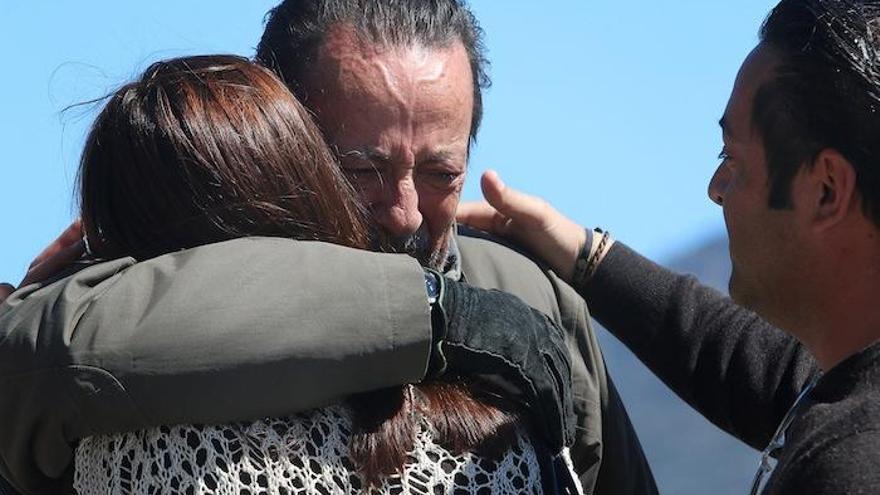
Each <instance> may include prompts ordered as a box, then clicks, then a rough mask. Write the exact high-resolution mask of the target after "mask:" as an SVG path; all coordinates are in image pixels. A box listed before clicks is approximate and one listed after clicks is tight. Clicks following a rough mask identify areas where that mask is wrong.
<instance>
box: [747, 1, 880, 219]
mask: <svg viewBox="0 0 880 495" xmlns="http://www.w3.org/2000/svg"><path fill="white" fill-rule="evenodd" d="M760 36H761V41H762V43H764V44H767V45H769V46H771V47H773V48H774V49H775V51H776V53H777V55H778V56H779V62H780V63H779V65H778V67H777V68H776V74H774V77H773V79H772V80H770V81H769V82H767V83H765V84H764V85H763V86H762V87H761V88H759V90H758V92H757V94H756V95H755V98H754V102H753V105H752V107H753V112H752V122H753V124H754V125H755V127H756V129H757V130H758V133H759V134H760V136H761V138H762V140H763V142H764V148H765V154H766V158H767V168H768V172H769V174H770V178H769V185H770V198H769V203H770V206H771V207H773V208H790V207H791V206H792V202H791V184H792V181H793V179H794V177H795V176H796V175H797V174H798V172H799V171H801V170H802V169H803V168H805V167H810V166H811V165H812V164H813V163H814V161H815V159H816V157H817V156H818V155H819V153H820V152H821V151H822V150H824V149H828V148H831V149H834V150H836V151H838V152H840V154H842V155H843V156H845V157H846V158H847V160H849V162H850V163H851V164H852V166H853V168H854V169H855V172H856V189H857V190H858V192H859V195H860V196H861V202H862V204H861V206H862V210H863V212H864V214H865V216H866V217H868V218H870V219H871V220H872V221H873V222H874V224H875V225H877V226H878V227H880V2H878V1H877V0H782V1H781V2H779V4H778V5H777V6H776V7H774V8H773V10H772V11H771V12H770V15H769V16H768V17H767V19H766V21H764V24H763V26H762V27H761V33H760Z"/></svg>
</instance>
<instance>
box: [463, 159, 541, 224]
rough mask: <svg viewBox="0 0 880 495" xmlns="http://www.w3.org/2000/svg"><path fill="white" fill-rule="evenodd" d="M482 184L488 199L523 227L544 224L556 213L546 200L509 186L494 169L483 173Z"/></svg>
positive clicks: (497, 208)
mask: <svg viewBox="0 0 880 495" xmlns="http://www.w3.org/2000/svg"><path fill="white" fill-rule="evenodd" d="M480 186H482V189H483V196H485V198H486V201H488V202H489V204H490V205H492V206H493V207H494V208H495V209H496V210H498V212H499V213H501V214H502V215H504V216H506V217H508V218H510V219H511V220H512V221H514V222H517V223H519V224H521V225H520V226H521V227H531V226H541V225H544V224H545V223H547V220H548V218H549V217H550V216H551V214H552V213H554V212H553V211H552V208H550V206H549V205H548V204H547V202H546V201H544V200H542V199H540V198H537V197H535V196H531V195H529V194H525V193H522V192H520V191H517V190H516V189H513V188H510V187H507V186H506V185H505V184H504V182H503V181H502V180H501V177H500V176H499V175H498V173H497V172H495V171H494V170H489V171H487V172H486V173H484V174H483V177H482V178H481V180H480Z"/></svg>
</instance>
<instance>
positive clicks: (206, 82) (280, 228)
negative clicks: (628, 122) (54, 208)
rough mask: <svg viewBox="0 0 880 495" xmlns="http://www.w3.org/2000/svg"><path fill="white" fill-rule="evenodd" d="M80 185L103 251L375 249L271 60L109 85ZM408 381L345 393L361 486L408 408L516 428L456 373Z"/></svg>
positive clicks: (484, 448)
mask: <svg viewBox="0 0 880 495" xmlns="http://www.w3.org/2000/svg"><path fill="white" fill-rule="evenodd" d="M80 195H81V205H82V219H83V225H84V229H85V230H86V235H87V238H88V239H89V241H90V244H91V248H92V251H93V254H94V255H95V256H97V257H101V258H113V257H120V256H134V257H135V258H137V259H145V258H148V257H152V256H158V255H161V254H165V253H168V252H173V251H177V250H181V249H186V248H190V247H194V246H197V245H201V244H207V243H211V242H216V241H221V240H226V239H232V238H238V237H246V236H256V235H260V236H275V237H287V238H293V239H314V240H321V241H327V242H333V243H337V244H342V245H346V246H350V247H355V248H361V249H366V248H368V246H369V239H368V236H367V234H366V232H367V229H366V228H365V220H364V218H365V217H364V214H363V211H362V209H361V208H360V207H359V206H358V201H357V200H356V197H355V195H354V193H353V190H352V188H351V187H350V186H349V184H348V183H347V182H346V181H345V179H344V177H343V175H342V174H341V172H340V171H339V168H338V167H337V166H336V163H335V162H334V159H333V157H332V155H331V153H330V151H329V149H328V147H327V145H326V144H325V143H324V141H323V139H322V137H321V135H320V133H319V132H318V130H317V128H316V126H315V125H314V124H313V122H312V120H311V118H310V117H309V115H308V113H307V112H306V110H305V109H304V108H303V107H302V106H301V105H300V103H299V102H298V101H297V100H296V98H295V97H294V96H293V95H292V94H291V93H290V92H289V91H288V90H287V88H286V87H285V86H284V85H283V84H282V83H281V82H280V80H278V79H277V78H276V77H275V76H274V75H273V74H272V73H271V72H270V71H269V70H268V69H265V68H262V67H260V66H258V65H256V64H254V63H251V62H249V61H247V60H246V59H243V58H240V57H235V56H228V55H216V56H200V57H186V58H180V59H174V60H168V61H164V62H159V63H156V64H154V65H152V66H150V67H149V68H148V69H147V70H146V72H145V73H144V75H143V76H142V77H141V78H140V79H139V80H137V81H135V82H133V83H130V84H127V85H125V86H123V87H122V88H121V89H119V90H118V91H117V92H116V93H115V94H113V95H112V96H111V97H110V100H109V102H108V103H107V105H106V107H105V108H104V109H103V111H102V112H101V113H100V115H99V116H98V118H97V119H96V121H95V123H94V125H93V127H92V129H91V132H90V133H89V136H88V138H87V141H86V147H85V151H84V152H83V156H82V162H81V164H80ZM408 390H410V389H408V388H406V387H396V388H394V389H389V390H385V391H379V392H372V393H368V394H361V395H357V396H355V397H352V398H351V399H350V401H349V402H350V404H351V405H352V409H353V413H354V423H355V425H354V426H355V431H354V435H353V437H352V442H351V452H352V456H353V458H354V460H355V462H356V463H357V464H358V467H359V468H360V470H361V473H362V475H363V477H364V479H365V481H366V482H367V483H368V484H373V483H376V482H377V481H379V480H380V478H381V477H382V476H383V475H388V474H392V473H394V472H395V471H399V470H400V469H401V468H402V466H403V464H404V462H405V461H406V453H407V451H409V450H410V449H411V448H412V446H413V439H414V437H415V435H416V429H417V428H418V425H417V424H415V421H416V419H415V417H414V416H413V415H412V414H411V413H412V412H414V411H415V410H416V409H418V410H419V411H420V412H421V413H422V414H423V415H424V417H426V418H427V419H428V421H430V423H431V425H432V427H433V428H434V431H435V438H436V439H437V440H438V441H439V442H440V443H441V444H443V445H445V446H447V447H448V448H450V449H451V450H452V451H453V452H457V453H460V452H464V451H468V450H475V449H476V450H480V451H481V452H486V453H489V454H492V453H496V452H500V449H501V448H502V447H507V446H509V445H510V444H511V442H512V440H513V438H514V434H515V429H516V419H517V417H516V416H515V415H514V414H511V413H507V412H503V411H502V410H501V409H499V408H497V407H495V406H492V405H488V403H487V402H486V401H482V400H477V399H475V398H474V397H475V396H474V394H473V393H472V388H471V387H470V386H468V385H467V384H465V383H463V382H460V381H456V382H454V383H432V384H422V385H419V386H417V388H416V389H415V392H414V393H412V394H410V393H405V391H408ZM505 409H509V408H505Z"/></svg>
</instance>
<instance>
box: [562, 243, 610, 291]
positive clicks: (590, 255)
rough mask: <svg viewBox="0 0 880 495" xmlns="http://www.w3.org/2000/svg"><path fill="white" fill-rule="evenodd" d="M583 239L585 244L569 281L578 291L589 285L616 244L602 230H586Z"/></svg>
mask: <svg viewBox="0 0 880 495" xmlns="http://www.w3.org/2000/svg"><path fill="white" fill-rule="evenodd" d="M583 238H584V243H583V244H581V247H580V249H579V251H578V254H577V257H576V259H575V261H574V263H573V268H572V272H571V277H570V278H569V279H568V281H569V283H570V284H571V285H572V286H573V287H574V288H576V289H580V288H583V287H585V286H586V285H587V283H589V281H590V279H592V278H593V275H595V274H596V271H597V270H598V269H599V265H600V264H601V263H602V260H603V259H605V256H606V255H607V254H608V251H610V250H611V246H612V245H613V244H614V239H612V238H611V235H610V234H609V233H608V232H607V231H605V230H602V229H600V228H595V229H593V230H588V229H584V236H583Z"/></svg>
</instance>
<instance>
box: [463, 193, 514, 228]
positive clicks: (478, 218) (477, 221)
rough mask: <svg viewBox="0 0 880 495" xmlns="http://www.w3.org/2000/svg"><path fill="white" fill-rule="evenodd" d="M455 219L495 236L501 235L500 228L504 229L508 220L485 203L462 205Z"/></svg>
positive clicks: (469, 202)
mask: <svg viewBox="0 0 880 495" xmlns="http://www.w3.org/2000/svg"><path fill="white" fill-rule="evenodd" d="M455 219H456V220H457V221H458V222H459V223H463V224H465V225H470V226H471V227H474V228H477V229H480V230H484V231H486V232H491V233H494V234H501V232H498V228H499V227H501V228H503V227H504V225H506V223H507V218H506V217H504V216H503V215H501V214H500V213H498V210H496V209H495V208H493V207H492V205H490V204H489V203H487V202H485V201H467V202H464V203H460V204H459V205H458V210H457V211H456V213H455Z"/></svg>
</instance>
